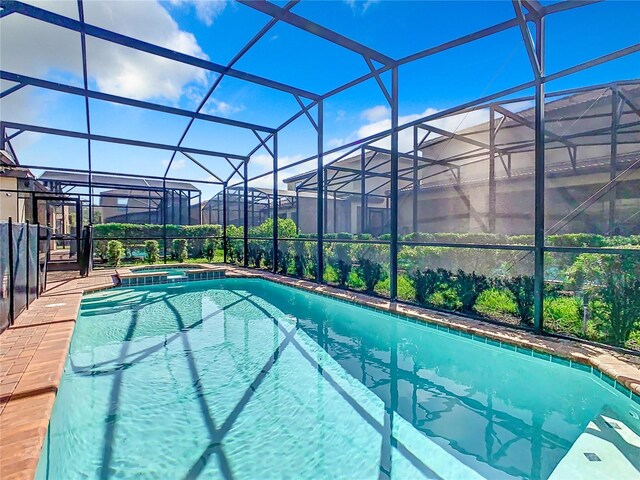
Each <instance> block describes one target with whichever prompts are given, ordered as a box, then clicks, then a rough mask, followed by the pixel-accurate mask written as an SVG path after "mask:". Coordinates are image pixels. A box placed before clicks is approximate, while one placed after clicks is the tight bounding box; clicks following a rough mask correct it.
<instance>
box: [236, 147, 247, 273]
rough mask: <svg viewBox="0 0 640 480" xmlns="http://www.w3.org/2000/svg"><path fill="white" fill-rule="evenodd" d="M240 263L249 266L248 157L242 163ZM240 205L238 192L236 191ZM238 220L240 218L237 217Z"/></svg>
mask: <svg viewBox="0 0 640 480" xmlns="http://www.w3.org/2000/svg"><path fill="white" fill-rule="evenodd" d="M242 176H243V182H242V264H243V265H244V266H245V267H248V266H249V159H248V158H247V159H245V161H244V164H243V165H242ZM238 206H240V193H238ZM238 220H240V219H238Z"/></svg>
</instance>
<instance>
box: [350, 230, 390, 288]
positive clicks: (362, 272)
mask: <svg viewBox="0 0 640 480" xmlns="http://www.w3.org/2000/svg"><path fill="white" fill-rule="evenodd" d="M359 237H360V238H361V239H362V240H369V239H370V236H368V238H367V236H364V235H360V236H359ZM353 252H354V256H355V258H356V261H357V262H358V266H357V267H356V270H357V271H358V275H359V276H360V278H362V280H363V281H364V284H365V290H366V291H367V292H373V290H374V288H375V286H376V285H377V284H378V282H380V281H381V280H383V279H384V278H385V277H386V276H387V264H388V263H389V247H388V246H387V245H375V244H367V243H365V244H359V245H357V244H356V245H355V246H354V247H353Z"/></svg>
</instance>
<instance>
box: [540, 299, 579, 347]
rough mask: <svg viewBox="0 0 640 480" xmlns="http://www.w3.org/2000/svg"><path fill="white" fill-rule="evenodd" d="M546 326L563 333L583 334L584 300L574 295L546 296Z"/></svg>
mask: <svg viewBox="0 0 640 480" xmlns="http://www.w3.org/2000/svg"><path fill="white" fill-rule="evenodd" d="M543 315H544V325H545V328H547V329H549V330H553V331H556V332H561V333H569V334H571V335H576V336H580V337H581V336H583V334H582V302H581V301H579V300H577V299H576V298H574V297H556V298H545V299H544V307H543Z"/></svg>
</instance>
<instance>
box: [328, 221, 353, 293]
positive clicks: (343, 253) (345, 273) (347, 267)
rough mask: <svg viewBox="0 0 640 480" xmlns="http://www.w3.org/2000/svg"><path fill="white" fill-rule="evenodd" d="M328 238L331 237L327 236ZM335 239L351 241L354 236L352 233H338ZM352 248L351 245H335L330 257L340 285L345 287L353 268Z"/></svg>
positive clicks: (329, 259)
mask: <svg viewBox="0 0 640 480" xmlns="http://www.w3.org/2000/svg"><path fill="white" fill-rule="evenodd" d="M327 238H331V237H330V236H329V235H327ZM333 238H336V239H351V238H353V236H352V235H351V234H350V233H338V234H336V235H335V236H333ZM351 247H352V245H351V244H350V243H334V244H332V246H331V253H330V254H329V257H328V261H329V264H330V265H331V266H332V267H333V269H334V270H335V272H336V274H337V276H338V284H339V285H340V286H343V287H344V286H345V285H346V284H347V279H348V278H349V272H350V271H351V267H352V260H351Z"/></svg>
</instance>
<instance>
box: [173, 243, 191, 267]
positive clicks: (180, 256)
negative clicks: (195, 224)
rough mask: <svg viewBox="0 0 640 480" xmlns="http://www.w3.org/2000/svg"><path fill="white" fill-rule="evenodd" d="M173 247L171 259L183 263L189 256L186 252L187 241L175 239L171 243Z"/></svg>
mask: <svg viewBox="0 0 640 480" xmlns="http://www.w3.org/2000/svg"><path fill="white" fill-rule="evenodd" d="M172 246H173V258H175V259H176V260H178V261H179V262H184V261H185V260H186V259H187V257H188V256H189V252H188V250H187V240H186V239H184V238H176V239H174V240H173V242H172Z"/></svg>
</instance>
